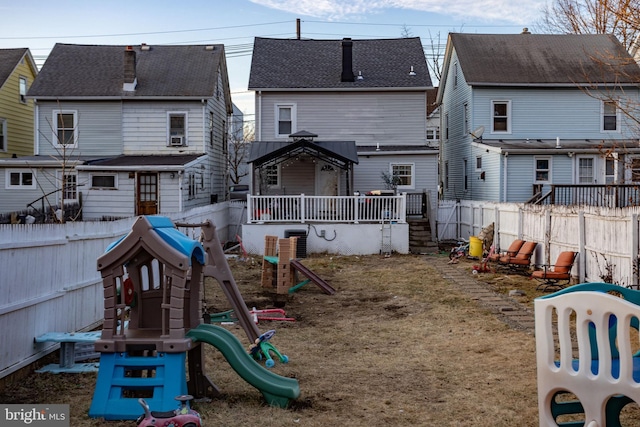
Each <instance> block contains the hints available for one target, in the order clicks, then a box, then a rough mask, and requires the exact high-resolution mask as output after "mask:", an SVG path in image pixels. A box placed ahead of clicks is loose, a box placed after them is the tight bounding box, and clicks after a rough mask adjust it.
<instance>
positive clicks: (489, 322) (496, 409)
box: [0, 255, 538, 427]
mask: <svg viewBox="0 0 640 427" xmlns="http://www.w3.org/2000/svg"><path fill="white" fill-rule="evenodd" d="M443 256H444V257H446V255H443ZM430 258H431V260H430ZM433 259H434V258H433V257H432V256H431V257H428V256H427V257H425V256H414V255H393V256H391V257H389V258H382V257H378V256H367V257H358V256H350V257H341V256H315V257H310V258H306V259H304V260H302V262H303V264H305V265H306V266H307V267H309V268H310V269H312V270H313V271H314V272H315V273H316V274H317V275H318V276H320V277H322V278H323V279H324V280H326V281H327V282H328V283H330V284H331V285H332V286H333V287H334V288H335V289H336V290H337V293H336V294H335V295H326V294H324V293H322V291H321V290H320V289H319V288H318V287H316V286H314V285H313V284H307V285H305V286H304V287H302V288H301V289H299V290H298V291H296V292H294V293H293V294H290V295H288V296H287V297H286V298H285V300H284V301H283V300H279V301H277V300H276V298H275V297H274V295H273V294H272V293H271V292H270V291H269V290H265V289H263V288H261V287H260V274H261V259H258V258H250V259H248V260H245V261H242V260H237V259H236V260H230V261H229V262H230V266H231V269H232V271H233V275H234V278H235V280H236V282H237V284H238V287H239V289H240V291H241V293H242V295H243V297H244V299H245V302H246V303H247V306H248V307H249V308H252V307H256V308H258V309H266V308H274V307H275V306H276V303H278V305H282V303H284V310H285V311H286V315H287V316H288V317H292V318H294V319H295V322H266V321H265V322H260V323H259V325H258V326H259V328H260V329H261V330H262V331H265V330H268V329H276V335H275V336H274V338H273V343H274V345H276V347H277V348H278V349H279V350H280V351H281V352H282V353H284V354H286V355H287V356H288V358H289V363H287V364H281V363H276V366H275V367H274V368H273V369H272V371H273V372H274V373H277V374H279V375H283V376H287V377H292V378H296V379H298V381H299V384H300V389H301V396H300V398H299V399H298V400H296V401H295V402H293V403H292V404H291V406H290V408H288V409H281V408H273V407H269V406H267V405H265V403H264V399H263V397H262V395H261V394H260V392H259V391H258V390H256V389H255V388H253V387H251V386H250V385H249V384H248V383H246V382H245V381H244V380H242V378H240V377H239V376H238V375H237V374H236V373H235V371H233V369H232V368H231V367H230V366H229V364H228V363H227V362H226V360H225V359H224V357H222V355H221V354H220V352H218V351H217V350H216V349H215V348H213V347H210V346H208V348H207V351H206V367H205V372H206V373H207V375H208V376H209V377H210V378H211V379H212V380H213V381H214V382H215V383H216V384H217V385H218V386H219V387H220V388H221V391H222V395H221V396H219V397H218V398H215V399H213V400H212V401H211V402H206V403H205V402H198V403H196V404H195V405H194V407H195V409H197V410H198V411H199V412H200V413H201V415H202V418H203V421H204V425H206V426H217V425H224V426H246V425H262V426H291V425H300V426H329V425H345V426H372V425H396V426H413V425H425V426H474V427H482V426H487V427H489V426H491V427H495V426H514V425H517V426H525V427H526V426H537V425H538V421H537V420H538V416H537V395H536V393H537V390H536V373H535V342H534V338H533V335H532V334H531V333H529V332H526V331H523V330H518V329H514V328H512V327H510V326H509V325H508V324H506V323H504V322H503V321H501V320H500V319H499V318H498V316H496V315H495V313H492V312H491V311H490V310H488V309H487V308H485V307H483V306H482V305H481V304H479V302H478V301H476V300H474V299H473V298H470V297H469V295H468V294H467V293H465V292H464V291H462V290H461V289H460V288H459V287H458V286H456V285H455V284H452V283H451V282H450V281H449V280H445V279H444V278H443V276H442V275H441V274H440V273H439V272H438V270H437V269H436V268H434V265H433ZM456 268H460V269H470V268H472V261H470V262H469V263H467V262H465V263H460V264H459V265H458V266H456ZM469 276H471V273H470V270H469ZM478 280H482V282H484V283H485V286H488V287H492V288H495V289H496V292H502V291H500V289H502V288H504V289H505V290H507V289H510V288H512V287H516V288H522V287H523V285H521V284H520V283H519V282H518V283H515V284H512V283H511V280H512V279H507V278H504V277H502V275H500V274H495V275H493V273H492V274H491V275H490V274H486V275H483V276H482V277H481V278H479V279H478ZM518 280H519V279H518ZM527 280H528V279H526V278H523V283H528V282H527ZM205 298H206V301H207V307H208V310H209V311H210V312H211V313H215V312H221V311H225V310H228V309H230V306H229V304H228V303H227V301H226V299H225V298H224V295H223V292H222V291H221V289H220V288H219V286H218V285H217V283H215V282H214V281H213V280H209V281H208V282H207V286H206V292H205ZM525 298H533V295H530V294H529V293H528V292H527V296H526V297H525ZM522 303H523V304H529V301H527V300H526V299H524V300H523V301H522ZM225 327H227V328H229V330H231V331H232V332H233V333H234V334H235V335H236V336H237V337H238V338H239V339H240V340H241V341H242V342H243V343H245V344H246V347H247V348H248V347H249V343H248V342H247V338H246V336H245V335H244V332H243V331H242V330H241V328H239V327H238V326H225ZM95 379H96V375H95V374H81V375H53V374H33V375H30V376H28V377H27V378H25V379H23V380H21V381H20V382H18V383H14V384H11V385H9V386H7V387H5V389H4V390H2V391H1V392H0V402H3V403H68V404H70V405H71V416H72V419H71V425H72V426H74V427H76V426H77V427H87V426H104V425H109V426H114V427H120V426H132V425H134V423H133V422H132V421H127V422H125V421H112V422H104V421H103V420H94V419H90V418H88V416H87V413H88V409H89V406H90V404H91V397H92V396H93V388H94V386H95Z"/></svg>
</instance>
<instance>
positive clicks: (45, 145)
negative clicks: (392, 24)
mask: <svg viewBox="0 0 640 427" xmlns="http://www.w3.org/2000/svg"><path fill="white" fill-rule="evenodd" d="M37 108H38V118H37V120H38V123H37V125H38V136H37V142H38V147H39V154H40V155H42V156H55V157H56V158H61V154H60V153H59V152H58V151H57V150H56V149H55V148H54V146H53V144H54V143H57V139H56V138H55V137H54V135H53V129H52V127H51V123H52V120H53V111H54V110H73V111H77V114H78V127H77V131H78V147H77V148H74V149H69V150H67V151H68V153H67V155H71V154H72V155H74V156H105V157H106V156H116V155H119V154H122V152H123V149H122V103H120V102H118V101H114V102H105V101H102V102H71V101H68V102H63V103H55V102H48V101H41V102H39V103H38V107H37Z"/></svg>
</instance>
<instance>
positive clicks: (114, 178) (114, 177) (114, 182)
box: [89, 173, 118, 190]
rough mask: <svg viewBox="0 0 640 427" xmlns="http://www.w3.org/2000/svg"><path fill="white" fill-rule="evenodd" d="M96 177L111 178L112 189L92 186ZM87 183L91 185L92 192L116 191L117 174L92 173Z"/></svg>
mask: <svg viewBox="0 0 640 427" xmlns="http://www.w3.org/2000/svg"><path fill="white" fill-rule="evenodd" d="M98 176H105V177H107V176H112V177H113V187H103V186H95V185H93V178H95V177H98ZM89 180H90V181H89V182H90V183H91V187H90V188H91V189H92V190H117V189H118V174H117V173H92V174H90V175H89Z"/></svg>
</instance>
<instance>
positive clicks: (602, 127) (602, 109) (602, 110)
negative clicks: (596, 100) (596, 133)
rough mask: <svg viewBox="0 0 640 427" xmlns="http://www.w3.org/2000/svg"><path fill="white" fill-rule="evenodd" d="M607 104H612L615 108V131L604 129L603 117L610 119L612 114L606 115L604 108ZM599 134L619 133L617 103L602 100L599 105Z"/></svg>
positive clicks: (618, 109)
mask: <svg viewBox="0 0 640 427" xmlns="http://www.w3.org/2000/svg"><path fill="white" fill-rule="evenodd" d="M607 104H613V105H614V106H615V108H616V113H615V118H616V128H615V129H605V128H604V126H605V117H610V116H612V114H606V111H605V106H606V105H607ZM600 132H602V133H620V108H619V107H618V102H617V101H614V100H603V101H602V102H601V103H600Z"/></svg>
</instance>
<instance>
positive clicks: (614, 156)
mask: <svg viewBox="0 0 640 427" xmlns="http://www.w3.org/2000/svg"><path fill="white" fill-rule="evenodd" d="M609 162H611V164H612V166H613V171H612V172H613V173H611V174H608V173H607V164H609ZM602 167H603V175H604V183H605V185H611V184H617V183H618V181H619V177H618V153H611V154H609V155H607V156H605V158H604V162H603V165H602Z"/></svg>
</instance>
